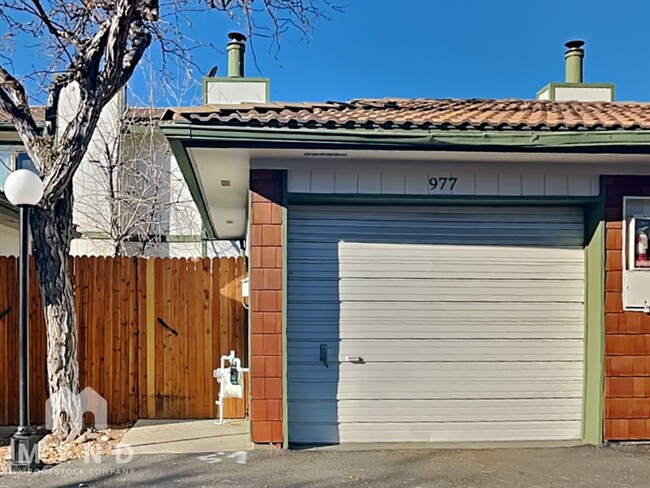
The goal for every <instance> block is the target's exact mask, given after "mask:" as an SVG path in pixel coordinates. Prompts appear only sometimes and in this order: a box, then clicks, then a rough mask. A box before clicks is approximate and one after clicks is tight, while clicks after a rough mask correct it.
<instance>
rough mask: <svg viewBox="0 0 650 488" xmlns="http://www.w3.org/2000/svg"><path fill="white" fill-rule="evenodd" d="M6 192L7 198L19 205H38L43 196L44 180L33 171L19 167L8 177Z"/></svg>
mask: <svg viewBox="0 0 650 488" xmlns="http://www.w3.org/2000/svg"><path fill="white" fill-rule="evenodd" d="M4 192H5V196H6V197H7V200H9V202H10V203H12V204H13V205H15V206H17V207H21V206H23V205H37V204H38V202H40V201H41V198H43V182H42V181H41V179H40V178H39V177H38V175H37V174H36V173H34V172H33V171H30V170H28V169H18V170H16V171H14V172H13V173H11V174H10V175H9V176H8V177H7V180H6V181H5V185H4Z"/></svg>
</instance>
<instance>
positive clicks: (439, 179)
mask: <svg viewBox="0 0 650 488" xmlns="http://www.w3.org/2000/svg"><path fill="white" fill-rule="evenodd" d="M457 181H458V178H456V177H455V176H448V177H447V176H433V177H431V178H429V189H430V190H435V191H444V190H449V191H453V190H454V187H455V186H456V182H457Z"/></svg>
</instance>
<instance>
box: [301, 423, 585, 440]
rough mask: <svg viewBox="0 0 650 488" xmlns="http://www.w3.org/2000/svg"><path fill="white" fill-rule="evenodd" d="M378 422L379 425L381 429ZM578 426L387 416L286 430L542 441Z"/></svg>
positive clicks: (345, 436) (326, 436) (314, 435)
mask: <svg viewBox="0 0 650 488" xmlns="http://www.w3.org/2000/svg"><path fill="white" fill-rule="evenodd" d="M377 425H381V428H378V427H377ZM580 425H581V424H580V421H579V420H569V421H562V420H555V421H550V422H440V423H435V422H426V423H422V422H391V421H390V420H389V419H387V420H386V421H385V422H381V423H380V424H378V423H377V422H366V423H361V422H350V423H340V424H329V423H324V424H322V423H291V422H289V432H291V431H292V430H293V432H294V434H293V435H294V436H295V438H296V439H318V442H319V443H323V444H330V443H339V442H340V443H345V442H359V439H363V442H465V441H472V442H481V441H527V440H531V439H534V440H539V441H545V440H557V439H576V436H575V432H576V431H577V432H579V431H580ZM290 436H291V434H290ZM387 439H389V441H387ZM292 442H299V441H295V440H294V441H292ZM312 442H313V441H312Z"/></svg>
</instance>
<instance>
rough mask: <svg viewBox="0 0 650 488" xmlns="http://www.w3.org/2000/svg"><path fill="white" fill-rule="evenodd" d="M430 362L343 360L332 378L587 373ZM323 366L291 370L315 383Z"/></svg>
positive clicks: (572, 377) (544, 365) (544, 364)
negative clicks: (394, 363) (391, 365)
mask: <svg viewBox="0 0 650 488" xmlns="http://www.w3.org/2000/svg"><path fill="white" fill-rule="evenodd" d="M427 364H428V363H424V365H423V363H422V362H401V363H400V364H399V368H386V365H385V364H384V363H366V364H364V365H363V367H360V366H361V365H359V364H354V363H349V362H343V363H332V364H330V365H329V368H328V369H329V370H330V371H329V373H330V374H331V375H332V376H331V378H334V379H336V378H346V379H348V378H349V379H352V378H354V379H355V380H359V381H369V380H377V379H380V380H391V379H392V380H395V381H397V380H398V379H401V380H402V381H404V380H405V379H408V378H412V377H416V376H417V378H418V379H420V380H422V381H428V380H431V379H435V380H441V379H442V380H445V379H450V378H451V379H452V381H455V380H459V379H461V378H482V377H486V378H494V377H497V378H500V377H508V378H509V379H522V380H526V381H533V380H535V381H546V380H557V381H558V382H566V381H580V380H581V378H582V375H583V369H582V362H581V361H563V362H558V361H537V362H535V361H519V362H512V361H509V362H506V361H502V362H488V361H481V360H473V361H470V362H456V361H454V362H451V361H450V362H436V363H433V362H432V363H431V366H427V367H423V366H425V365H427ZM322 369H323V365H322V364H320V363H316V361H312V362H311V363H308V364H301V367H300V368H291V369H289V371H288V373H287V375H288V378H289V380H290V381H298V382H306V383H315V382H317V381H319V380H322V379H323V376H322Z"/></svg>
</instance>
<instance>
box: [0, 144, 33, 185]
mask: <svg viewBox="0 0 650 488" xmlns="http://www.w3.org/2000/svg"><path fill="white" fill-rule="evenodd" d="M14 169H29V170H31V171H33V172H34V173H38V170H37V169H36V165H35V164H34V162H33V161H32V160H31V159H30V158H29V156H28V155H27V153H26V152H25V151H24V150H23V148H22V147H20V146H0V190H3V189H4V184H5V181H7V177H8V176H9V174H10V173H11V172H12V171H13V170H14Z"/></svg>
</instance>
